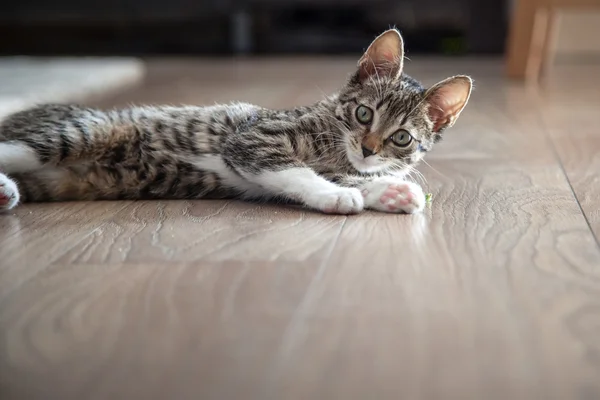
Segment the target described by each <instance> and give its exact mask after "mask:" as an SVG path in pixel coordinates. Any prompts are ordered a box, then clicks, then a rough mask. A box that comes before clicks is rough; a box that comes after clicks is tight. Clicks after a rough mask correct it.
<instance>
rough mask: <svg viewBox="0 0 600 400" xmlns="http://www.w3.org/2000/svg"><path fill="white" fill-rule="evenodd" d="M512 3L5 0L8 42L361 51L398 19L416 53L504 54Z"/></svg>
mask: <svg viewBox="0 0 600 400" xmlns="http://www.w3.org/2000/svg"><path fill="white" fill-rule="evenodd" d="M509 6H510V5H509V0H400V1H398V0H369V1H364V0H363V1H357V0H104V1H101V2H91V1H80V0H19V1H7V0H5V1H3V4H2V12H1V13H0V37H1V38H3V39H2V45H1V49H0V51H1V52H2V54H4V55H14V54H35V55H65V54H67V55H70V54H85V55H131V54H136V55H165V54H177V55H180V54H186V55H234V54H256V55H259V54H260V55H272V54H299V53H301V54H306V53H309V54H343V53H352V54H356V53H358V52H360V51H361V50H362V49H363V46H364V43H368V42H369V41H370V40H371V39H373V37H374V35H376V34H377V33H380V32H381V31H382V30H383V29H385V28H387V27H388V26H398V27H401V29H402V32H403V34H404V35H405V37H406V40H407V42H409V43H410V44H411V45H410V51H411V52H412V53H434V54H451V55H464V54H500V53H501V52H502V51H503V49H504V42H505V37H506V26H507V16H508V10H509ZM7 38H10V40H7Z"/></svg>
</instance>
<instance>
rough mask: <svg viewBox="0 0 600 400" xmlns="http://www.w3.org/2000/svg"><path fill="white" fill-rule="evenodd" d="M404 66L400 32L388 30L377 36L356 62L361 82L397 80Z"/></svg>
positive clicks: (402, 42)
mask: <svg viewBox="0 0 600 400" xmlns="http://www.w3.org/2000/svg"><path fill="white" fill-rule="evenodd" d="M403 65H404V41H403V40H402V36H401V35H400V32H398V31H397V30H396V29H389V30H387V31H385V32H383V33H382V34H381V35H379V36H378V37H377V38H376V39H375V40H374V41H373V43H371V45H370V46H369V48H368V49H367V51H366V52H365V54H364V55H363V56H362V57H361V59H360V60H359V61H358V76H359V79H360V81H361V82H364V81H365V80H367V79H369V78H371V77H373V78H375V79H377V78H378V77H384V76H387V77H390V78H392V79H397V78H399V77H400V75H401V74H402V68H403Z"/></svg>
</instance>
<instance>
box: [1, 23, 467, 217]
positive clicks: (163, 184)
mask: <svg viewBox="0 0 600 400" xmlns="http://www.w3.org/2000/svg"><path fill="white" fill-rule="evenodd" d="M390 32H391V33H390ZM386 35H387V36H386ZM390 35H392V36H393V37H395V38H396V39H393V38H392V39H390V37H392V36H390ZM382 38H384V39H382ZM382 40H383V41H384V42H385V41H387V42H389V41H390V40H391V41H392V42H393V46H395V47H397V49H396V50H397V52H396V54H395V58H394V60H395V61H396V63H398V62H399V60H398V57H400V58H402V54H403V47H402V41H401V38H400V35H399V34H398V32H397V31H395V30H392V31H387V32H386V33H384V34H383V35H381V36H380V37H379V38H378V39H376V41H375V42H374V44H376V43H378V41H380V42H381V41H382ZM374 44H372V45H371V47H370V48H369V49H372V48H373V46H374ZM384 47H385V46H384ZM376 50H378V51H383V50H379V49H376ZM384 50H385V51H388V50H389V48H384ZM365 56H369V57H367V59H366V60H367V61H365ZM365 56H363V58H362V59H361V62H360V63H359V68H358V70H357V71H356V72H355V73H354V74H352V76H351V77H350V78H349V80H348V82H347V84H346V85H345V86H344V87H343V88H342V89H341V90H340V91H339V92H338V93H337V94H334V95H332V96H330V97H328V98H326V99H324V100H322V101H319V102H318V103H316V104H313V105H311V106H307V107H299V108H295V109H292V110H269V109H265V108H261V107H258V106H254V105H251V104H243V103H238V104H230V105H217V106H211V107H192V106H189V107H131V108H127V109H120V110H112V111H101V110H97V109H93V108H87V107H81V106H77V105H59V104H47V105H40V106H38V107H35V108H32V109H28V110H25V111H21V112H18V113H16V114H13V115H11V116H9V117H7V118H6V119H4V120H3V121H2V122H1V123H0V171H1V172H2V173H0V208H4V209H7V208H12V207H14V206H15V205H16V203H17V202H18V201H19V200H20V201H21V202H23V201H66V200H102V199H200V198H242V199H274V198H280V199H286V200H292V201H296V202H299V203H301V204H304V205H306V206H307V207H310V208H314V209H319V210H321V211H325V212H336V213H354V212H359V211H361V210H362V209H363V208H365V207H366V208H373V209H381V210H382V211H392V212H415V211H418V210H420V209H422V204H421V203H423V204H424V198H423V199H421V198H420V196H422V191H421V190H420V188H418V187H416V185H414V184H404V182H403V181H402V177H403V176H404V175H405V174H406V173H407V172H408V171H409V170H410V169H411V168H413V166H414V165H415V164H416V163H417V162H418V161H419V160H420V159H421V158H422V157H423V155H424V154H425V152H427V151H429V150H431V148H432V146H433V144H434V143H435V142H436V141H438V140H439V138H441V132H442V131H443V129H445V128H446V127H447V126H450V125H451V124H452V123H454V121H455V119H456V117H457V116H458V114H459V113H460V111H462V108H464V105H466V101H467V99H468V94H469V93H470V90H471V81H470V79H468V78H466V77H454V78H450V80H447V81H443V82H441V83H440V84H438V85H437V86H436V87H433V88H432V89H430V90H425V89H424V88H423V87H422V86H421V85H420V84H419V83H418V82H417V81H415V80H414V79H412V78H410V77H409V76H407V75H405V74H403V73H402V71H401V70H400V71H398V70H392V72H393V73H385V71H386V70H385V69H382V68H377V67H378V66H380V65H379V64H381V62H380V60H377V58H376V55H373V54H371V55H370V54H369V50H368V51H367V53H365ZM394 60H392V61H394ZM384 61H385V63H389V61H390V60H387V59H386V60H384ZM365 62H366V63H371V64H369V65H375V66H376V68H371V69H370V71H371V72H370V73H369V72H368V71H367V72H365ZM378 63H379V64H378ZM385 63H384V64H381V65H384V66H385V65H388V64H385ZM400 64H401V62H400ZM400 68H401V67H400ZM457 83H458V87H459V89H460V90H462V89H461V88H462V87H463V86H464V85H468V93H467V95H466V98H464V99H463V100H461V101H462V102H461V103H460V104H459V106H460V107H459V108H460V109H459V110H458V111H456V110H452V115H447V114H448V113H445V114H444V110H445V107H446V105H445V102H448V101H449V99H451V96H452V95H453V94H454V92H456V91H457V90H459V89H456V88H454V89H453V87H452V85H457ZM463 83H464V84H463ZM453 90H454V91H453ZM460 90H459V91H460ZM445 91H450V95H449V94H448V93H446V92H445ZM455 97H456V96H455ZM462 97H464V95H463V96H462ZM359 105H365V106H368V107H369V108H370V109H372V110H373V119H372V121H371V123H369V124H367V125H365V124H364V123H361V122H359V121H358V120H357V117H356V112H357V111H356V110H357V107H358V106H359ZM446 108H447V107H446ZM455 108H456V107H455ZM443 118H446V119H447V121H444V120H443ZM399 129H405V130H406V131H407V132H409V133H410V135H411V137H412V138H414V140H412V142H411V144H410V145H409V146H406V147H399V146H397V145H396V144H394V142H393V141H392V140H391V138H392V135H393V134H394V133H395V132H397V131H398V130H399ZM365 146H370V147H369V149H370V151H372V153H373V154H372V155H370V156H368V157H364V149H363V148H364V147H365ZM378 182H380V183H378ZM398 185H400V186H402V187H404V189H402V193H398V196H397V197H395V199H397V200H398V201H399V202H400V203H402V204H400V203H399V204H400V205H398V207H396V208H394V207H393V205H391V201H389V199H388V200H386V201H383V200H381V199H380V198H377V199H374V200H371V201H370V203H373V202H374V203H377V204H370V203H369V202H367V203H365V201H366V200H367V199H368V198H369V195H368V193H375V192H377V193H379V192H381V194H382V196H383V193H388V192H389V190H388V189H389V188H390V187H399V186H398ZM17 188H18V189H17ZM399 190H400V189H399ZM380 197H381V196H380ZM407 199H409V200H410V199H413V200H414V201H413V200H410V201H409V200H407ZM400 200H402V201H400ZM404 200H406V201H404ZM421 200H423V201H421ZM387 203H390V204H387ZM404 203H406V204H404ZM413 203H418V204H413ZM390 207H391V208H390ZM392 208H393V209H392Z"/></svg>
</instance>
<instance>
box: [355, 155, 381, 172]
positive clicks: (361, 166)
mask: <svg viewBox="0 0 600 400" xmlns="http://www.w3.org/2000/svg"><path fill="white" fill-rule="evenodd" d="M347 154H348V160H349V161H350V164H352V166H353V167H354V168H355V169H356V170H357V171H359V172H364V173H374V172H379V171H382V170H383V169H385V164H384V163H382V162H381V161H380V160H378V158H379V157H374V156H371V157H367V158H364V157H361V156H359V155H356V154H354V153H352V152H351V151H348V152H347Z"/></svg>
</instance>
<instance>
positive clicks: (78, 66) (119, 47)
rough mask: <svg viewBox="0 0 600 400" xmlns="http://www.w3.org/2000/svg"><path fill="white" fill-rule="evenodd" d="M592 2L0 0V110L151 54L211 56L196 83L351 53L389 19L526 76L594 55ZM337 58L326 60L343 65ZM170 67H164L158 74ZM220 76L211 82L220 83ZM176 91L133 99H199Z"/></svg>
mask: <svg viewBox="0 0 600 400" xmlns="http://www.w3.org/2000/svg"><path fill="white" fill-rule="evenodd" d="M596 6H600V0H370V1H357V0H105V1H102V2H86V1H81V0H18V1H17V0H12V1H8V0H3V2H2V6H1V10H2V11H1V12H0V82H2V86H1V87H0V116H1V115H3V114H6V113H8V112H11V111H15V110H16V109H18V108H22V107H25V106H28V105H30V104H31V103H32V102H33V101H36V102H41V101H75V100H77V101H79V100H80V99H82V98H84V97H89V96H91V95H94V94H103V95H104V94H106V93H107V92H109V91H112V90H113V89H119V90H120V89H123V87H124V86H126V85H127V84H131V83H136V82H139V81H140V80H141V79H142V78H146V82H147V81H148V80H147V79H148V76H150V79H152V77H154V76H158V75H161V74H162V72H156V68H154V67H156V66H157V65H158V64H157V61H165V60H174V59H177V60H179V61H178V62H179V63H180V64H179V66H181V67H183V66H184V64H185V63H188V64H189V63H190V62H191V63H195V62H204V63H212V64H211V65H212V69H211V68H209V70H207V72H206V73H205V74H204V75H202V76H201V75H199V74H198V73H196V75H195V76H193V77H190V80H192V81H194V82H200V81H204V82H206V80H207V79H210V78H209V76H211V77H213V78H215V77H216V74H217V73H218V71H219V70H220V69H221V68H223V66H227V65H232V59H231V58H232V57H235V58H236V59H237V60H238V61H239V60H241V59H244V60H249V59H252V60H254V61H256V60H265V62H269V61H267V60H275V59H277V60H279V62H281V60H282V59H293V58H294V57H296V58H298V57H304V58H305V59H306V58H307V57H309V58H311V59H312V60H314V59H315V58H318V59H321V62H322V64H314V63H313V64H311V63H308V64H305V65H307V66H308V65H312V66H313V67H315V68H320V67H319V66H323V65H327V66H329V65H331V62H333V59H334V58H336V59H346V60H356V59H357V57H359V55H360V54H361V53H362V51H363V50H364V49H365V47H366V46H367V45H368V44H369V43H370V42H371V40H373V38H375V37H376V36H377V35H378V34H379V33H381V32H382V31H383V30H385V29H387V28H388V27H391V26H395V27H397V28H399V29H400V30H401V32H402V34H403V36H404V38H405V42H406V43H407V53H406V55H407V57H408V58H409V59H413V58H414V57H413V56H418V57H416V59H423V57H421V56H422V55H423V56H425V55H428V56H435V57H441V58H442V59H443V60H445V61H440V60H439V59H438V61H435V62H431V61H429V62H428V63H429V64H437V65H438V66H439V67H440V68H441V69H442V70H448V68H446V67H445V65H446V64H444V62H447V61H449V60H451V59H463V62H464V63H467V65H471V66H472V67H473V71H463V72H465V73H466V72H469V73H475V75H477V72H480V70H481V64H477V65H476V64H472V63H471V61H472V60H474V59H481V60H483V59H488V60H489V59H490V58H491V59H494V60H495V63H496V64H495V65H496V66H497V71H496V73H495V74H496V75H495V76H496V77H499V76H504V77H511V78H517V79H520V80H525V79H526V78H529V79H531V80H534V81H537V78H538V77H539V76H541V72H542V70H543V69H546V70H547V69H548V68H542V67H544V66H550V65H552V64H554V63H556V62H558V61H559V60H562V61H565V60H566V61H567V62H573V61H574V60H582V59H586V60H587V59H589V56H590V55H592V58H594V57H595V60H596V63H597V60H598V58H599V57H598V55H599V54H600V41H597V40H594V38H595V37H598V36H600V7H596ZM327 56H329V58H327ZM216 60H220V62H221V63H222V64H218V63H217V64H215V62H216ZM238 61H236V62H238ZM550 61H551V62H550ZM440 63H441V64H440ZM171 65H173V64H171ZM347 65H348V67H343V68H342V67H340V68H339V69H338V70H337V71H346V72H348V71H349V68H351V67H350V65H351V63H350V62H348V64H347ZM504 65H506V67H504ZM189 68H190V70H198V66H190V67H189ZM274 68H275V67H274ZM503 68H504V69H505V71H504V72H501V70H502V69H503ZM149 69H150V70H152V69H154V71H155V72H152V71H151V72H150V73H148V70H149ZM163 71H164V69H163ZM181 74H182V73H181V71H175V70H171V72H170V76H169V77H167V76H166V75H168V74H166V75H165V74H163V75H164V76H165V78H164V82H165V83H166V82H173V80H174V79H175V77H176V76H179V77H180V78H181ZM336 74H337V75H339V74H340V72H336ZM238 75H239V74H238ZM287 75H288V76H289V74H287ZM337 75H336V76H337ZM238 77H241V76H238ZM475 77H476V78H479V76H475ZM219 79H220V78H219ZM226 80H227V79H225V78H224V79H223V80H220V81H219V80H218V79H217V80H214V82H215V84H218V86H219V87H222V86H223V84H224V82H225V81H226ZM182 86H183V87H184V88H185V84H184V83H182ZM157 90H158V89H157ZM182 90H183V89H182ZM215 92H217V93H218V91H215ZM161 93H164V92H161ZM232 95H233V96H234V97H238V96H239V95H240V94H239V93H238V92H234V93H232ZM178 96H179V97H177V96H174V97H173V98H168V97H165V96H163V97H160V96H155V97H152V98H147V99H146V98H142V97H140V101H146V100H155V101H158V102H160V101H167V100H171V99H172V100H174V99H181V101H184V100H186V101H190V102H196V101H199V100H200V99H197V98H194V97H185V96H183V92H182V91H180V92H179V94H178ZM215 101H216V99H215Z"/></svg>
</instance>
